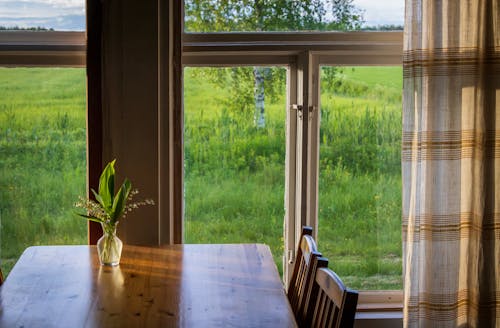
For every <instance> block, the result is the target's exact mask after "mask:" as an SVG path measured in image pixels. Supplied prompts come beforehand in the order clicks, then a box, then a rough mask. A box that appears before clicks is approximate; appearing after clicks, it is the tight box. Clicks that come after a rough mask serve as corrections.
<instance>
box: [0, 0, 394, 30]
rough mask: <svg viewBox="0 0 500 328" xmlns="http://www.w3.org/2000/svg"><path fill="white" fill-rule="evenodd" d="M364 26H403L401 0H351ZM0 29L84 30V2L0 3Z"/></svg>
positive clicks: (34, 0) (29, 0)
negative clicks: (43, 28) (361, 12)
mask: <svg viewBox="0 0 500 328" xmlns="http://www.w3.org/2000/svg"><path fill="white" fill-rule="evenodd" d="M353 3H354V4H355V5H356V6H357V7H359V8H362V9H363V10H364V14H363V16H364V19H365V25H367V26H374V25H382V24H394V25H403V16H404V0H354V1H353ZM0 26H9V27H12V26H19V27H39V26H40V27H46V28H53V29H55V30H69V31H71V30H74V31H83V30H84V29H85V0H0Z"/></svg>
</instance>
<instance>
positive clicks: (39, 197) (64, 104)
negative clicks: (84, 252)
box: [0, 68, 87, 273]
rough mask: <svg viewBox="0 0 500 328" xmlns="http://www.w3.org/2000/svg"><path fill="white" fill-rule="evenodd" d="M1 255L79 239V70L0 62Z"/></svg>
mask: <svg viewBox="0 0 500 328" xmlns="http://www.w3.org/2000/svg"><path fill="white" fill-rule="evenodd" d="M0 99H2V100H1V101H0V131H1V134H0V153H1V160H0V172H1V174H0V186H1V188H0V199H1V202H0V213H1V231H0V237H1V250H2V252H1V263H2V268H3V270H4V271H5V273H8V272H9V271H10V268H11V267H12V265H13V264H14V263H15V262H16V260H17V258H18V257H19V256H20V255H21V253H22V252H23V251H24V249H25V248H26V247H28V246H31V245H41V244H83V243H85V242H86V239H87V237H86V232H87V224H86V222H85V220H78V219H77V218H76V217H75V215H74V210H73V204H74V202H75V200H76V199H78V196H79V195H80V196H81V195H85V189H86V187H85V182H86V151H85V149H86V131H85V130H86V129H85V71H84V69H82V68H0Z"/></svg>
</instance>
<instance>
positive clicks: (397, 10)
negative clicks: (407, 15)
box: [353, 0, 405, 26]
mask: <svg viewBox="0 0 500 328" xmlns="http://www.w3.org/2000/svg"><path fill="white" fill-rule="evenodd" d="M353 3H354V5H355V6H356V7H358V8H361V9H362V10H363V11H364V14H363V17H364V19H365V25H367V26H375V25H388V24H394V25H403V24H404V8H405V2H404V0H377V1H375V0H354V2H353Z"/></svg>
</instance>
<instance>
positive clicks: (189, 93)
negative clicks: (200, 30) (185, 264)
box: [184, 66, 286, 271]
mask: <svg viewBox="0 0 500 328" xmlns="http://www.w3.org/2000/svg"><path fill="white" fill-rule="evenodd" d="M255 74H260V77H261V80H259V82H255V79H254V75H255ZM270 75H274V76H275V79H274V81H275V82H276V83H275V84H274V85H273V88H270V85H269V84H267V83H268V82H269V80H270V79H269V77H270ZM266 76H267V77H268V78H265V77H266ZM285 77H286V69H285V68H279V67H262V66H256V67H228V68H207V67H186V68H185V69H184V167H185V174H184V185H185V231H184V242H186V243H252V242H258V243H265V244H267V245H269V246H270V248H271V251H272V254H273V255H274V258H275V261H276V264H277V266H278V268H279V271H282V269H281V267H282V263H283V259H282V257H283V242H282V236H283V215H284V210H283V201H284V200H283V197H284V182H285V178H284V172H285V145H286V143H285V119H286V94H285ZM256 83H260V84H259V85H260V87H261V88H262V90H263V91H264V92H263V94H262V96H263V98H262V99H261V103H260V104H259V108H258V110H257V111H256V108H255V107H256V106H255V103H254V89H255V88H256V85H255V84H256Z"/></svg>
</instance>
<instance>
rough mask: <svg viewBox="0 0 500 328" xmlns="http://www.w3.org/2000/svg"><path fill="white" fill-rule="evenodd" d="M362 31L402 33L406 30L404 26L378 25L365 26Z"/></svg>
mask: <svg viewBox="0 0 500 328" xmlns="http://www.w3.org/2000/svg"><path fill="white" fill-rule="evenodd" d="M361 30H362V31H402V30H404V26H403V25H393V24H390V25H389V24H387V25H377V26H365V27H362V28H361Z"/></svg>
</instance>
